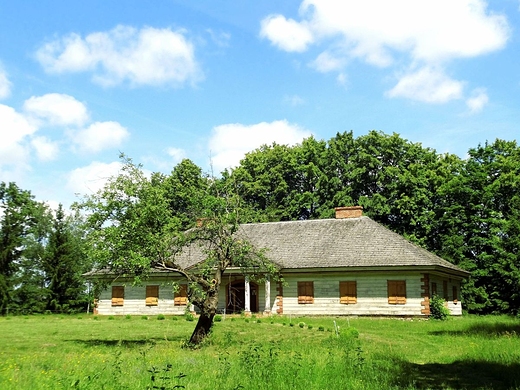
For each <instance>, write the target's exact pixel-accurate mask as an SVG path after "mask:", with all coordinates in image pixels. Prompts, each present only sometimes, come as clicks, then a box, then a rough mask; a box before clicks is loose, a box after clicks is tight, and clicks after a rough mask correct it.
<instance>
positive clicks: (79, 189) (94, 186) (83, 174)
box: [67, 161, 123, 195]
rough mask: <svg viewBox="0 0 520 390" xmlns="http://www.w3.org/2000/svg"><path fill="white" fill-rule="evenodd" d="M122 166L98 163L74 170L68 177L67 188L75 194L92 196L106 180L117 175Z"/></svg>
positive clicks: (116, 163)
mask: <svg viewBox="0 0 520 390" xmlns="http://www.w3.org/2000/svg"><path fill="white" fill-rule="evenodd" d="M122 167H123V165H122V164H121V163H120V162H112V163H109V164H106V163H101V162H98V161H94V162H92V163H91V164H90V165H87V166H86V167H82V168H77V169H74V170H73V171H72V172H71V173H70V174H69V176H68V181H67V187H68V188H69V189H70V190H71V191H73V192H74V193H76V194H80V195H86V194H92V193H95V192H97V191H99V190H100V189H102V188H103V187H104V186H105V184H106V182H107V180H108V179H109V178H110V177H112V176H115V175H118V174H119V172H120V170H121V168H122Z"/></svg>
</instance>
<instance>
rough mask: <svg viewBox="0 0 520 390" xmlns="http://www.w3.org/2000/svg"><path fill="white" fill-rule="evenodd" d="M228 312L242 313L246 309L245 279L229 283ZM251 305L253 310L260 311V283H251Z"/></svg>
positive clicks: (227, 295)
mask: <svg viewBox="0 0 520 390" xmlns="http://www.w3.org/2000/svg"><path fill="white" fill-rule="evenodd" d="M226 290H227V294H226V313H231V314H232V313H241V312H243V311H244V310H245V307H246V299H245V296H246V294H245V292H246V287H245V282H244V281H243V280H239V281H235V282H231V283H229V284H228V285H227V289H226ZM249 306H250V309H251V311H252V312H254V313H256V312H258V284H256V283H254V282H250V283H249Z"/></svg>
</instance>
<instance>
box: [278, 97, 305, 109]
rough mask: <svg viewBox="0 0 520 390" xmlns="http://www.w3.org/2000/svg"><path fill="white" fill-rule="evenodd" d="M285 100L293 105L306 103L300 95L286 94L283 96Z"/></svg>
mask: <svg viewBox="0 0 520 390" xmlns="http://www.w3.org/2000/svg"><path fill="white" fill-rule="evenodd" d="M283 102H284V103H285V104H288V105H290V106H293V107H296V106H301V105H303V104H305V100H304V99H303V98H302V97H300V96H298V95H290V96H285V97H284V98H283Z"/></svg>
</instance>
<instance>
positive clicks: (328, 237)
mask: <svg viewBox="0 0 520 390" xmlns="http://www.w3.org/2000/svg"><path fill="white" fill-rule="evenodd" d="M236 234H237V236H238V237H239V238H241V239H244V240H248V241H249V242H250V243H251V244H252V245H253V246H255V247H256V248H258V249H262V248H264V249H265V250H266V253H265V254H266V256H267V258H268V259H269V260H271V261H272V262H274V263H276V264H277V265H278V266H279V267H280V270H281V272H282V273H283V272H284V270H285V271H297V270H298V269H301V270H302V271H305V270H308V271H311V270H313V269H322V270H326V269H335V270H340V269H346V268H348V269H350V270H353V271H354V270H378V269H379V270H385V271H386V270H389V269H392V268H393V269H396V270H406V269H409V270H413V269H421V270H425V271H426V270H427V271H440V272H446V273H449V274H452V275H456V276H459V277H467V276H469V274H470V273H469V272H467V271H465V270H463V269H461V268H459V267H457V266H456V265H454V264H452V263H450V262H448V261H446V260H444V259H442V258H440V257H439V256H437V255H435V254H433V253H431V252H429V251H427V250H426V249H424V248H421V247H419V246H417V245H415V244H413V243H411V242H410V241H408V240H407V239H405V238H404V237H402V236H401V235H399V234H397V233H394V232H392V231H391V230H389V229H388V228H386V227H384V226H383V225H381V224H379V223H377V222H375V221H373V220H372V219H370V218H368V217H365V216H362V217H358V218H344V219H316V220H304V221H287V222H268V223H250V224H242V225H240V227H239V229H238V231H237V233H236ZM204 260H205V254H204V251H203V249H202V248H201V247H200V246H199V245H195V244H193V245H190V246H188V247H186V248H184V250H183V251H182V252H181V253H179V254H178V255H177V256H176V259H175V262H176V263H177V264H178V265H179V266H181V267H183V268H184V269H189V268H192V267H196V266H197V264H199V263H201V262H202V261H204ZM157 271H160V270H159V269H158V270H157ZM110 273H111V272H110V271H109V270H94V271H91V272H89V273H88V274H86V275H88V276H96V275H97V276H102V275H103V274H105V275H106V274H110Z"/></svg>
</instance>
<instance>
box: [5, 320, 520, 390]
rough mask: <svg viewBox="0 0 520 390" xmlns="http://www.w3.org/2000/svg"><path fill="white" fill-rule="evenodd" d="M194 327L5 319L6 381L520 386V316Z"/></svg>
mask: <svg viewBox="0 0 520 390" xmlns="http://www.w3.org/2000/svg"><path fill="white" fill-rule="evenodd" d="M334 321H336V324H337V326H339V333H340V337H337V336H336V332H335V330H334ZM194 326H195V322H188V321H186V320H185V319H184V318H183V317H179V318H175V319H173V318H172V317H166V319H164V320H158V319H157V317H150V318H148V319H143V318H142V317H101V316H100V317H93V316H86V315H79V316H43V315H42V316H25V317H22V316H20V317H0V332H1V335H2V337H0V389H16V390H19V389H71V388H72V389H147V388H150V389H151V388H158V389H161V388H163V389H173V388H186V389H197V390H199V389H284V390H285V389H305V390H311V389H320V390H322V389H327V390H333V389H341V390H343V389H391V388H395V389H401V388H406V389H414V388H421V389H426V388H435V389H438V388H452V389H465V388H467V389H479V388H481V389H515V388H518V389H520V337H519V335H520V320H518V319H515V318H509V317H472V316H469V317H464V318H452V319H450V320H448V321H445V322H438V321H425V320H400V319H383V318H376V319H369V318H351V319H347V318H345V317H341V318H326V317H318V318H292V319H291V318H288V317H273V318H266V317H263V318H260V317H259V318H249V319H245V318H242V317H235V318H230V317H227V318H226V319H225V320H224V321H222V322H218V323H216V324H215V327H214V332H213V334H212V336H211V337H210V339H209V340H208V343H207V345H205V346H203V347H202V348H200V349H197V350H191V349H189V348H183V346H184V343H185V340H186V339H187V338H188V337H189V336H190V333H191V330H192V329H193V327H194ZM154 386H155V387H154ZM175 386H180V387H175Z"/></svg>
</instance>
